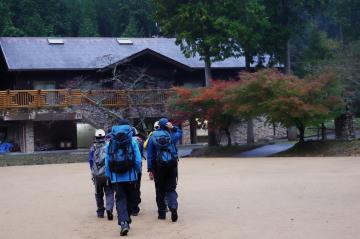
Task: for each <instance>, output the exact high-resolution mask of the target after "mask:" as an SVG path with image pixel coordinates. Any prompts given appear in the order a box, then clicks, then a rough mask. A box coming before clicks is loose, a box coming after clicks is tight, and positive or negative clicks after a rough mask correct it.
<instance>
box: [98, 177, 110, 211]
mask: <svg viewBox="0 0 360 239" xmlns="http://www.w3.org/2000/svg"><path fill="white" fill-rule="evenodd" d="M94 184H95V199H96V206H97V210H96V212H97V214H98V215H104V211H105V209H106V210H108V211H110V212H112V211H113V208H114V191H113V189H112V187H111V185H106V181H97V180H96V179H95V180H94ZM104 194H105V200H106V208H105V207H104Z"/></svg>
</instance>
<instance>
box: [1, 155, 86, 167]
mask: <svg viewBox="0 0 360 239" xmlns="http://www.w3.org/2000/svg"><path fill="white" fill-rule="evenodd" d="M87 160H88V154H87V153H85V152H81V153H66V152H65V153H64V152H62V153H46V154H36V153H35V154H26V155H24V154H15V155H13V154H4V155H0V167H4V166H20V165H39V164H60V163H79V162H86V161H87Z"/></svg>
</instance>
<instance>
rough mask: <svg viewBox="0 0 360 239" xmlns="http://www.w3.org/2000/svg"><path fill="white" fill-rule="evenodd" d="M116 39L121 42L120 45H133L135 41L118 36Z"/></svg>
mask: <svg viewBox="0 0 360 239" xmlns="http://www.w3.org/2000/svg"><path fill="white" fill-rule="evenodd" d="M116 41H117V42H118V43H119V44H120V45H132V44H134V43H133V41H132V40H131V39H129V38H116Z"/></svg>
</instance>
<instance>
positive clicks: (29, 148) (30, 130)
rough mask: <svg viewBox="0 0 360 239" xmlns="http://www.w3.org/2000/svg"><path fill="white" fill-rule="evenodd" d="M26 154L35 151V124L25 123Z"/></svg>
mask: <svg viewBox="0 0 360 239" xmlns="http://www.w3.org/2000/svg"><path fill="white" fill-rule="evenodd" d="M24 127H25V130H24V133H25V135H24V136H25V138H24V143H25V150H24V152H25V153H33V152H34V151H35V140H34V122H32V121H26V122H25V126H24Z"/></svg>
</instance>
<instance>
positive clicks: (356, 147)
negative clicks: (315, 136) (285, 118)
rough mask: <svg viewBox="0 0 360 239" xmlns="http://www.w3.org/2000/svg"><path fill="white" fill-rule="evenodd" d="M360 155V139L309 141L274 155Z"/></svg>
mask: <svg viewBox="0 0 360 239" xmlns="http://www.w3.org/2000/svg"><path fill="white" fill-rule="evenodd" d="M322 156H327V157H332V156H333V157H335V156H360V141H359V140H353V141H335V140H331V141H330V140H329V141H307V142H304V143H297V144H295V145H294V147H292V148H290V149H288V150H286V151H284V152H281V153H278V154H275V155H273V157H322Z"/></svg>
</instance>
